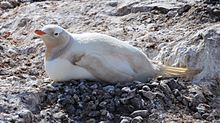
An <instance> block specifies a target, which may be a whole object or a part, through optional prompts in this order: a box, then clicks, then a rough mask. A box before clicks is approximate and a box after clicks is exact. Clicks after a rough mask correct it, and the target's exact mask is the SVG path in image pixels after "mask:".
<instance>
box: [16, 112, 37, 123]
mask: <svg viewBox="0 0 220 123" xmlns="http://www.w3.org/2000/svg"><path fill="white" fill-rule="evenodd" d="M18 116H19V117H20V118H22V119H23V120H24V122H25V123H32V120H33V114H32V112H31V111H30V110H27V109H22V110H21V111H20V112H18Z"/></svg>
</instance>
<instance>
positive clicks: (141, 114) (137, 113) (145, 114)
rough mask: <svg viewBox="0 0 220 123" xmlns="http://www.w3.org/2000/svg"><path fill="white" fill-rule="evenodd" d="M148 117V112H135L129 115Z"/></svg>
mask: <svg viewBox="0 0 220 123" xmlns="http://www.w3.org/2000/svg"><path fill="white" fill-rule="evenodd" d="M148 115H149V111H148V110H136V111H134V112H132V113H131V114H130V116H131V117H136V116H141V117H147V116H148Z"/></svg>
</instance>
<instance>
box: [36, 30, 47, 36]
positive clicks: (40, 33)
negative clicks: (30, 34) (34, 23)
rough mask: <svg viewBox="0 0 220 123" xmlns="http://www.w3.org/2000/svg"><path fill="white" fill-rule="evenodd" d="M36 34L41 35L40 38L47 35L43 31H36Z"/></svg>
mask: <svg viewBox="0 0 220 123" xmlns="http://www.w3.org/2000/svg"><path fill="white" fill-rule="evenodd" d="M34 33H35V34H37V35H40V36H41V35H45V34H46V32H44V31H41V30H35V31H34Z"/></svg>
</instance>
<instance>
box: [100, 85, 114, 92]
mask: <svg viewBox="0 0 220 123" xmlns="http://www.w3.org/2000/svg"><path fill="white" fill-rule="evenodd" d="M103 90H104V91H106V92H108V93H112V92H114V91H115V87H114V86H112V85H108V86H105V87H103Z"/></svg>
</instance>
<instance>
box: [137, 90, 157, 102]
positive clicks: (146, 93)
mask: <svg viewBox="0 0 220 123" xmlns="http://www.w3.org/2000/svg"><path fill="white" fill-rule="evenodd" d="M139 92H140V93H141V94H142V95H143V96H144V97H145V98H147V99H149V100H153V99H154V98H155V97H156V94H155V93H153V92H152V91H145V90H140V91H139Z"/></svg>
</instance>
